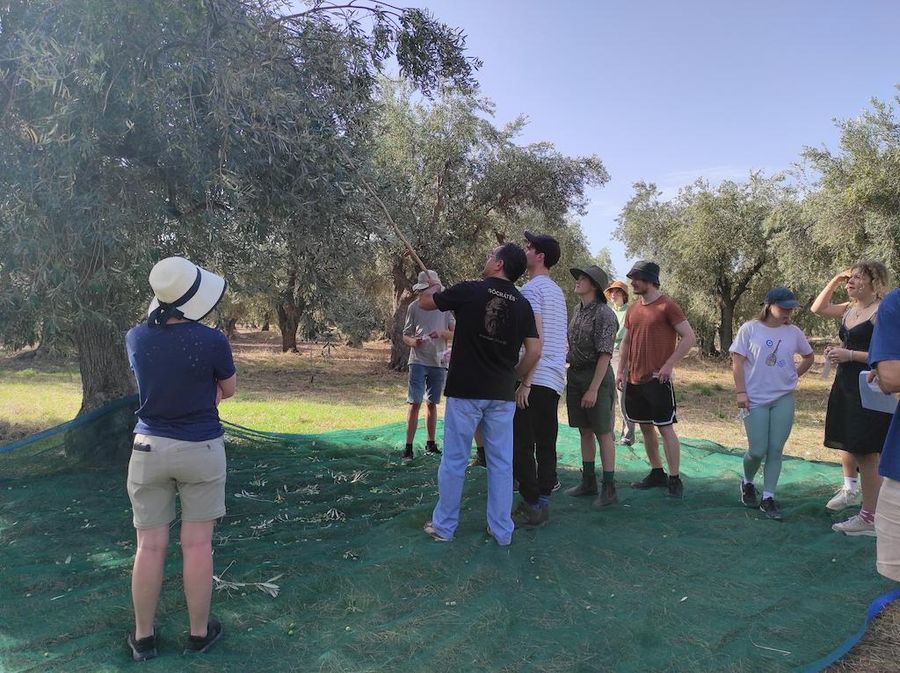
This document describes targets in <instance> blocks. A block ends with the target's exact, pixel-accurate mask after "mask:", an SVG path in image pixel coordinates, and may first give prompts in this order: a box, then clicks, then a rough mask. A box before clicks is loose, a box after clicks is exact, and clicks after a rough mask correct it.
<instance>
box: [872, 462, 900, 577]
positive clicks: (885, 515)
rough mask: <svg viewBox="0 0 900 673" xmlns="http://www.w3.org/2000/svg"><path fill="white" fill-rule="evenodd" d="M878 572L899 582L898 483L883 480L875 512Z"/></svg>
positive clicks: (899, 502)
mask: <svg viewBox="0 0 900 673" xmlns="http://www.w3.org/2000/svg"><path fill="white" fill-rule="evenodd" d="M875 536H876V547H877V549H878V564H877V567H878V572H880V573H881V574H882V575H884V576H885V577H887V578H890V579H892V580H894V581H896V582H900V481H894V480H893V479H888V478H887V477H885V478H884V481H883V482H882V484H881V492H880V493H879V495H878V507H877V508H876V510H875Z"/></svg>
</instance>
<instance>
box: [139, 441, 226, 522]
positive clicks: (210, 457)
mask: <svg viewBox="0 0 900 673" xmlns="http://www.w3.org/2000/svg"><path fill="white" fill-rule="evenodd" d="M176 493H177V494H178V497H179V498H180V500H181V520H182V521H196V522H200V521H213V520H215V519H219V518H221V517H223V516H225V439H224V437H219V438H217V439H210V440H209V441H205V442H184V441H181V440H178V439H169V438H167V437H151V436H149V435H135V436H134V448H133V450H132V452H131V461H130V462H129V463H128V497H129V498H131V506H132V509H133V510H134V527H135V528H142V529H143V528H157V527H159V526H167V525H169V524H170V523H172V522H173V521H174V520H175V494H176Z"/></svg>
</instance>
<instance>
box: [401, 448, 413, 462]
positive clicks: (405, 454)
mask: <svg viewBox="0 0 900 673" xmlns="http://www.w3.org/2000/svg"><path fill="white" fill-rule="evenodd" d="M412 459H413V452H412V449H406V450H405V451H404V452H403V455H402V456H400V460H402V461H403V462H404V463H408V462H409V461H411V460H412Z"/></svg>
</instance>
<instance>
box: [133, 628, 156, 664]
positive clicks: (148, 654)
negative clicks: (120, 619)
mask: <svg viewBox="0 0 900 673" xmlns="http://www.w3.org/2000/svg"><path fill="white" fill-rule="evenodd" d="M128 647H130V648H131V658H132V659H134V660H135V661H147V660H148V659H155V658H156V657H158V656H159V652H158V651H157V649H156V629H154V630H153V635H152V636H147V637H146V638H141V639H140V640H137V639H135V637H134V631H132V632H131V633H129V634H128Z"/></svg>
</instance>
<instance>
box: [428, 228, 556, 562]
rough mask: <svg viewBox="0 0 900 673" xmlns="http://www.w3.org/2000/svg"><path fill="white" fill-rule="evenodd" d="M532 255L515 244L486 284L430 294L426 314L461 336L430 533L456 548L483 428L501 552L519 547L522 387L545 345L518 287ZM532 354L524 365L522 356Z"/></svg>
mask: <svg viewBox="0 0 900 673" xmlns="http://www.w3.org/2000/svg"><path fill="white" fill-rule="evenodd" d="M526 264H527V260H526V258H525V251H524V250H522V248H520V247H519V246H517V245H515V244H514V243H506V244H505V245H501V246H498V247H497V248H495V249H494V250H492V251H491V254H490V255H488V258H487V261H486V262H485V265H484V270H483V271H482V277H483V278H482V280H480V281H467V282H464V283H458V284H457V285H454V286H453V287H451V288H449V289H447V290H445V291H443V292H438V290H439V289H440V288H439V286H437V285H433V286H431V287H429V288H428V289H427V290H425V291H423V292H422V295H421V296H420V297H419V307H420V308H423V309H425V310H426V311H428V310H435V309H438V310H441V311H453V312H454V313H455V314H456V331H455V332H454V336H453V350H452V351H451V354H450V370H449V372H448V375H447V385H446V388H445V391H444V394H445V396H446V397H447V407H446V410H445V412H444V454H443V456H442V457H441V466H440V468H439V469H438V502H437V505H436V506H435V508H434V513H433V514H432V520H431V521H429V522H428V523H427V524H425V532H427V533H428V534H429V535H431V536H432V537H433V538H434V539H436V540H440V541H449V540H452V539H453V534H454V532H455V531H456V527H457V525H459V509H460V502H461V500H462V489H463V483H464V482H465V477H466V465H467V463H468V460H469V451H470V447H471V446H472V435H473V434H474V432H475V428H477V427H479V425H480V427H481V430H482V433H483V435H484V445H485V457H486V459H487V476H488V496H487V499H488V502H487V519H488V531H489V532H490V534H491V535H493V536H494V538H495V539H496V540H497V543H498V544H500V545H508V544H509V543H510V542H511V541H512V533H513V521H512V517H511V516H510V510H511V509H512V500H513V483H512V481H513V477H512V454H513V416H514V414H515V408H516V404H515V387H516V381H517V380H521V379H522V378H524V377H525V376H526V375H527V374H528V373H529V372H530V371H531V369H532V368H533V367H534V365H535V363H537V361H538V358H540V354H541V341H540V338H539V336H538V331H537V328H536V327H535V322H534V313H533V312H532V310H531V305H530V304H529V303H528V301H527V300H526V299H525V298H524V297H523V296H522V295H521V294H519V291H518V290H517V289H516V287H515V285H513V283H514V282H515V281H516V280H518V278H519V277H520V276H521V275H522V274H523V273H524V272H525V267H526ZM523 344H524V345H525V355H524V356H523V357H522V360H521V361H519V351H520V349H521V347H522V345H523Z"/></svg>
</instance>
